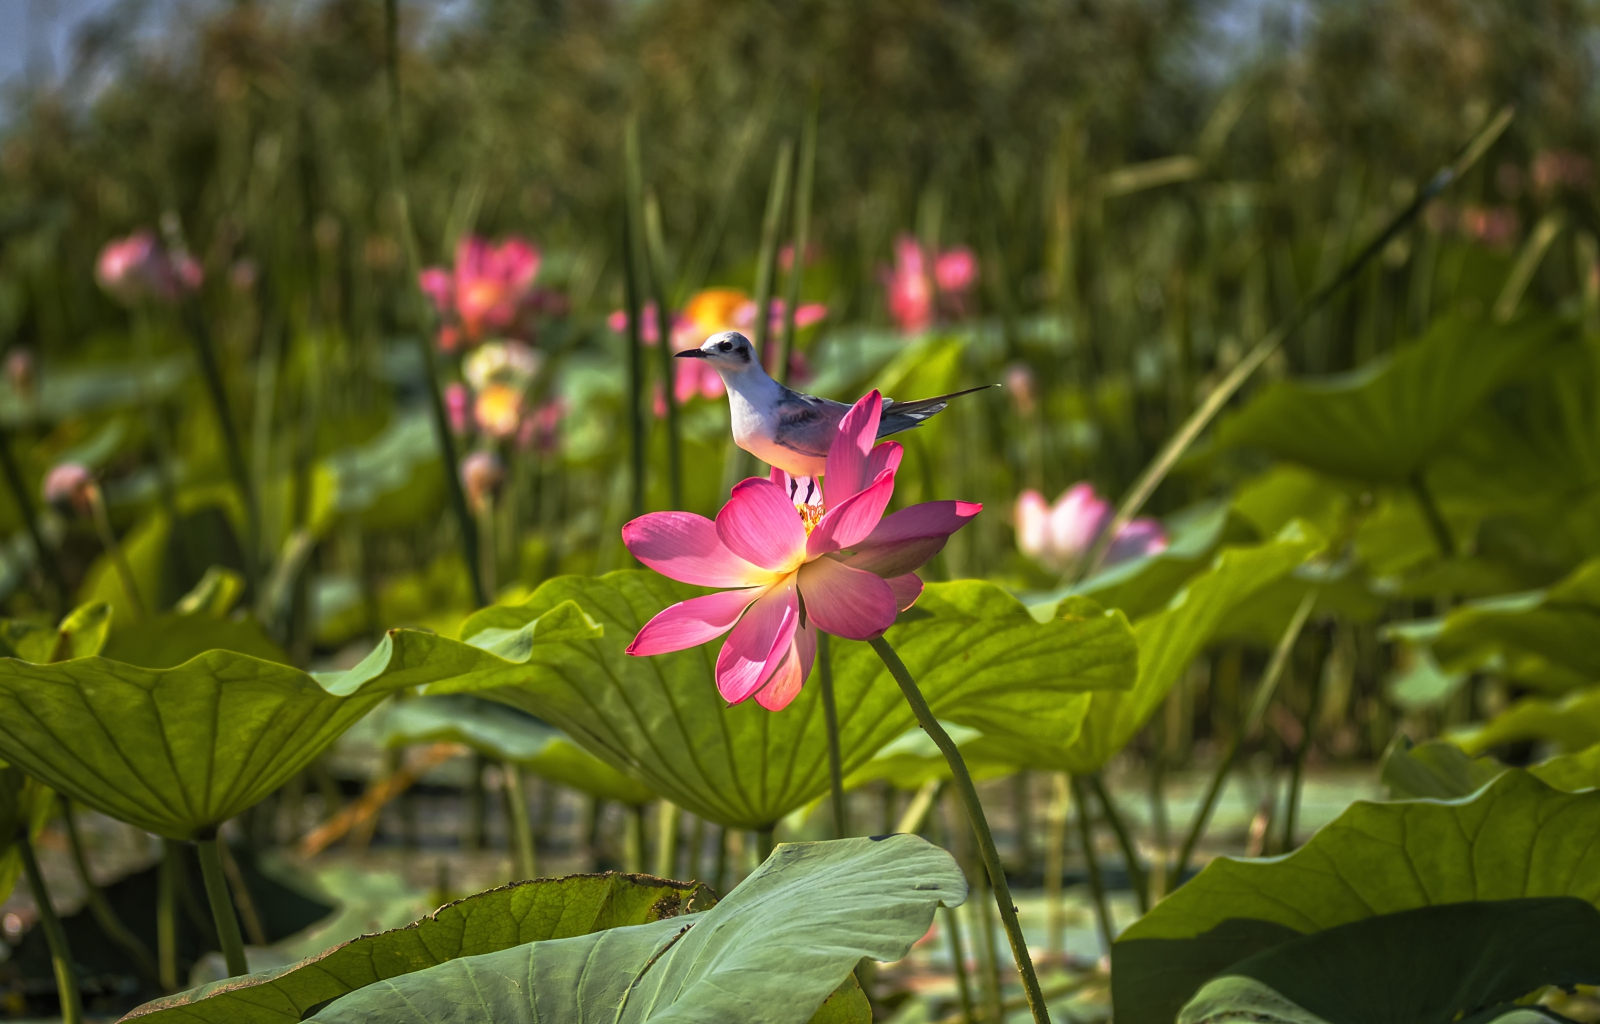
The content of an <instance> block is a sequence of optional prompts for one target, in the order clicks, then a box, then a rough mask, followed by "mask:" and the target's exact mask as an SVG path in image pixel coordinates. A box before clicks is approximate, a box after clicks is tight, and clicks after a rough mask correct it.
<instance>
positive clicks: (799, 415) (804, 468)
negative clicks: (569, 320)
mask: <svg viewBox="0 0 1600 1024" xmlns="http://www.w3.org/2000/svg"><path fill="white" fill-rule="evenodd" d="M677 357H678V358H679V359H704V360H705V361H706V362H707V363H708V364H709V365H710V366H711V368H712V369H714V370H716V371H717V375H718V376H720V377H721V378H722V382H723V384H724V385H726V386H727V389H728V408H729V410H730V411H731V412H732V414H733V441H734V443H735V444H737V445H738V446H739V447H740V448H743V449H744V450H745V451H747V452H749V453H750V454H751V455H754V456H755V457H756V458H758V459H760V460H761V461H762V462H765V463H766V464H767V465H769V466H775V467H776V468H778V469H781V470H783V471H784V472H786V473H788V474H789V475H791V476H795V477H817V476H821V475H822V473H823V472H824V470H825V468H826V463H827V458H828V447H829V446H830V445H831V444H833V439H834V437H835V436H836V435H837V434H838V433H839V423H840V421H841V420H843V419H844V414H845V413H847V412H849V411H850V407H849V406H848V405H845V404H844V403H843V402H835V401H833V400H831V399H827V398H818V397H817V396H815V395H807V394H803V393H801V392H799V391H795V390H793V389H792V388H788V387H785V386H784V385H782V384H780V383H778V382H777V381H775V380H773V379H772V378H771V377H770V376H768V374H767V371H766V369H765V368H764V367H763V366H762V365H761V360H760V359H757V358H756V353H755V349H754V347H752V346H751V344H750V339H749V338H746V337H745V336H744V335H742V334H740V333H739V332H738V331H723V332H722V333H721V334H713V335H712V336H711V337H709V338H707V339H706V342H705V344H703V345H701V346H700V347H699V348H691V349H685V350H684V351H682V352H679V353H677ZM987 387H993V385H991V384H984V385H982V386H980V387H975V388H968V389H967V390H965V391H956V392H953V393H951V394H948V395H939V396H937V397H934V398H923V399H919V400H917V401H914V402H896V401H894V400H893V399H888V398H886V399H884V400H883V415H882V417H881V419H880V420H879V421H878V427H877V438H878V439H880V440H881V439H882V438H885V437H888V436H889V435H890V434H898V433H899V432H900V431H902V430H910V429H911V428H912V427H915V426H918V425H919V424H921V423H922V422H923V421H925V420H927V419H929V418H930V417H932V416H934V415H936V414H938V413H940V412H943V411H944V408H945V406H946V405H948V404H949V402H950V399H952V398H957V397H960V396H961V395H969V394H971V393H972V392H974V391H982V390H983V389H984V388H987Z"/></svg>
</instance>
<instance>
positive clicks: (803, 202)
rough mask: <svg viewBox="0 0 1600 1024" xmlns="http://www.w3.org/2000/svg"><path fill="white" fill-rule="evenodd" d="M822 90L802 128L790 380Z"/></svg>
mask: <svg viewBox="0 0 1600 1024" xmlns="http://www.w3.org/2000/svg"><path fill="white" fill-rule="evenodd" d="M818 107H819V93H818V91H817V89H816V88H815V87H813V88H812V90H811V106H810V109H809V111H808V112H807V114H806V123H805V127H804V128H803V129H802V130H801V132H800V172H799V174H798V175H797V178H796V181H795V192H794V242H793V245H794V249H793V253H792V256H793V258H792V259H791V261H790V263H789V298H788V301H787V302H786V303H785V304H784V310H783V341H782V344H781V345H780V346H779V348H778V379H779V380H780V381H782V382H783V383H785V384H787V383H789V357H790V356H791V355H792V354H793V353H794V332H795V310H796V309H797V308H799V306H800V284H801V282H802V280H803V279H804V278H805V273H806V270H805V267H806V258H805V254H806V246H807V245H809V244H810V239H811V191H812V185H813V183H814V181H815V179H816V172H817V113H818Z"/></svg>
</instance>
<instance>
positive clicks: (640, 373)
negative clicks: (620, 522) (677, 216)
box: [622, 210, 665, 517]
mask: <svg viewBox="0 0 1600 1024" xmlns="http://www.w3.org/2000/svg"><path fill="white" fill-rule="evenodd" d="M633 251H634V244H633V217H632V216H631V215H630V214H629V213H628V211H626V210H624V211H623V213H622V292H623V303H624V304H625V305H626V306H627V307H628V437H629V440H630V445H629V449H628V457H629V458H628V469H629V472H630V474H631V475H630V481H631V483H632V489H631V490H630V491H629V506H628V507H629V510H630V511H631V512H632V514H633V516H634V517H638V516H641V515H644V466H645V450H644V446H645V436H644V351H643V347H642V346H643V344H644V342H643V330H644V329H643V326H642V325H641V324H640V322H639V318H640V316H642V315H643V313H642V312H641V306H642V305H643V304H642V302H641V301H640V297H639V268H638V264H637V263H636V262H635V261H634V258H633ZM662 343H663V344H665V342H664V341H663V342H662Z"/></svg>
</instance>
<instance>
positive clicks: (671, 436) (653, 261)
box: [644, 195, 683, 508]
mask: <svg viewBox="0 0 1600 1024" xmlns="http://www.w3.org/2000/svg"><path fill="white" fill-rule="evenodd" d="M644 249H645V251H644V255H645V257H646V259H645V261H644V265H645V266H646V267H647V268H648V269H649V271H650V291H651V297H652V298H654V299H655V301H656V337H658V338H660V339H661V340H660V341H659V342H658V343H657V345H656V356H657V357H658V359H659V362H660V370H661V400H662V402H663V404H665V405H666V407H667V484H668V488H667V490H668V500H669V502H670V504H671V507H672V508H682V507H683V428H682V426H681V425H680V420H681V416H680V414H679V411H678V390H677V387H676V384H677V381H676V379H675V377H676V375H677V367H676V366H674V365H673V363H674V362H676V360H674V359H673V352H672V344H671V341H672V307H671V306H670V305H669V304H668V302H667V249H666V243H665V241H664V240H663V238H662V235H661V207H660V206H659V205H658V204H657V203H656V197H655V196H654V195H651V196H648V197H647V198H646V200H645V204H644Z"/></svg>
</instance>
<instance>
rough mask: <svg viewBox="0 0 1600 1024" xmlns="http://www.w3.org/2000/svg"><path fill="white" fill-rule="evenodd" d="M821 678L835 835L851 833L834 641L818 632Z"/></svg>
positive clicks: (819, 676) (838, 836)
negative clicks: (835, 690) (835, 683)
mask: <svg viewBox="0 0 1600 1024" xmlns="http://www.w3.org/2000/svg"><path fill="white" fill-rule="evenodd" d="M817 680H818V685H819V686H820V687H821V688H822V720H823V722H824V724H825V725H826V726H827V729H828V788H829V791H830V792H831V793H832V794H833V838H835V839H843V838H845V837H846V836H848V835H849V834H850V811H849V808H848V807H847V806H846V805H845V801H844V768H843V757H842V756H841V754H840V752H839V705H838V703H837V702H836V701H835V700H834V697H833V640H832V638H831V637H830V636H828V634H826V633H820V632H819V633H818V634H817Z"/></svg>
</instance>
